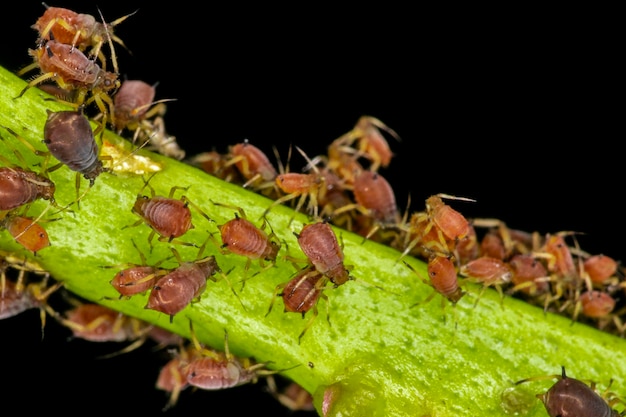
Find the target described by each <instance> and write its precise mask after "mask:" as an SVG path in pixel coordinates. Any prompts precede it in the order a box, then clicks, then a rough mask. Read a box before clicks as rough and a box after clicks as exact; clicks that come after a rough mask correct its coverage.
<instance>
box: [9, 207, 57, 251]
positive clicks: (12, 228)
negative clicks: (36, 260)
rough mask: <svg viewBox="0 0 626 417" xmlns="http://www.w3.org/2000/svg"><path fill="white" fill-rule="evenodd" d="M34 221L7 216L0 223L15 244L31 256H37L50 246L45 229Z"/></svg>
mask: <svg viewBox="0 0 626 417" xmlns="http://www.w3.org/2000/svg"><path fill="white" fill-rule="evenodd" d="M35 220H36V219H35V218H33V217H27V216H21V215H8V216H7V217H5V218H4V219H3V220H2V221H0V224H1V225H2V226H3V227H4V228H6V229H7V231H8V232H9V234H10V235H11V236H13V238H14V239H15V241H16V242H17V243H19V244H20V245H22V246H23V247H24V248H25V249H27V250H29V251H30V252H31V253H32V254H33V255H37V253H38V252H39V251H41V250H42V249H45V248H47V247H48V246H50V238H49V237H48V232H46V229H44V228H43V226H41V225H40V224H38V223H35Z"/></svg>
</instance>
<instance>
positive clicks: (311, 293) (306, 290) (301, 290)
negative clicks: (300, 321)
mask: <svg viewBox="0 0 626 417" xmlns="http://www.w3.org/2000/svg"><path fill="white" fill-rule="evenodd" d="M328 282H329V279H328V277H327V276H325V275H324V274H322V273H321V272H319V271H318V270H317V269H316V268H315V266H314V265H309V266H307V267H304V268H303V269H302V270H300V271H298V272H297V273H296V275H295V276H294V277H292V278H291V279H290V280H289V281H287V282H284V283H282V284H279V285H277V286H276V288H275V290H274V295H273V296H272V300H271V302H270V306H269V309H268V310H267V313H266V314H265V316H267V315H269V314H270V312H271V311H272V307H273V306H274V301H275V300H276V297H278V296H280V297H282V299H283V304H284V311H283V312H284V313H288V312H289V313H300V314H301V315H302V318H304V317H305V315H306V313H307V312H308V311H311V310H312V316H311V318H310V319H309V321H308V322H307V323H306V324H305V325H304V328H303V329H302V331H301V332H300V334H299V335H298V344H300V342H301V340H302V337H303V336H304V334H305V333H306V331H307V330H308V329H309V328H310V327H311V325H312V324H313V321H314V320H315V318H316V317H317V315H318V310H317V303H318V301H319V299H320V298H323V299H324V301H325V302H326V320H327V321H328V325H329V326H330V309H329V306H328V304H329V301H328V297H327V296H326V294H324V293H323V291H324V290H325V289H328V288H334V286H333V287H330V286H328V285H327V284H328Z"/></svg>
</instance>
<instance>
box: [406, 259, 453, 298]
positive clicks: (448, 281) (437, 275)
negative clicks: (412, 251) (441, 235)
mask: <svg viewBox="0 0 626 417" xmlns="http://www.w3.org/2000/svg"><path fill="white" fill-rule="evenodd" d="M404 264H405V265H406V266H407V267H409V269H411V270H412V271H413V272H414V273H415V274H416V275H417V276H418V277H420V278H421V279H422V281H423V282H424V283H426V284H428V285H430V286H431V287H432V288H433V289H434V290H435V292H433V293H432V294H431V295H430V296H428V297H427V298H426V300H424V301H423V303H427V302H428V301H430V300H431V299H432V298H433V297H434V296H435V294H441V295H442V296H443V299H442V306H443V305H444V302H445V300H448V301H450V302H451V303H452V304H453V305H454V304H456V303H457V302H458V301H459V300H460V299H461V298H462V297H463V296H464V295H465V292H464V291H463V290H462V289H461V287H460V286H459V279H458V276H457V269H456V266H455V264H454V262H453V261H452V260H451V259H450V258H448V257H445V256H437V255H431V256H430V258H429V259H428V264H427V272H428V280H426V279H423V278H422V277H421V275H420V274H419V273H418V272H417V271H416V270H415V268H413V267H412V266H411V265H410V264H408V263H407V262H404ZM418 304H420V303H416V304H414V305H412V306H411V307H415V306H416V305H418Z"/></svg>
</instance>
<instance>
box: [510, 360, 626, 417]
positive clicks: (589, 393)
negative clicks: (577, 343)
mask: <svg viewBox="0 0 626 417" xmlns="http://www.w3.org/2000/svg"><path fill="white" fill-rule="evenodd" d="M554 378H556V379H558V381H557V382H556V383H555V384H554V385H552V387H550V389H549V390H548V391H546V392H545V393H542V394H537V398H539V399H540V400H541V402H542V403H543V405H544V406H545V408H546V410H547V411H548V415H549V416H550V417H620V416H624V415H625V413H626V412H625V411H622V412H621V413H620V412H618V411H617V410H615V409H613V408H612V407H613V406H614V405H615V404H617V403H620V402H623V401H622V400H621V399H619V398H617V397H616V396H614V395H613V394H612V393H605V396H606V398H605V397H603V396H602V395H600V394H598V393H597V392H596V391H595V384H594V383H592V384H591V386H588V385H587V384H585V383H584V382H582V381H580V380H578V379H574V378H570V377H568V376H567V375H566V374H565V367H564V366H562V367H561V375H548V376H538V377H531V378H526V379H522V380H520V381H517V382H516V383H515V385H519V384H521V383H525V382H528V381H534V380H539V379H554Z"/></svg>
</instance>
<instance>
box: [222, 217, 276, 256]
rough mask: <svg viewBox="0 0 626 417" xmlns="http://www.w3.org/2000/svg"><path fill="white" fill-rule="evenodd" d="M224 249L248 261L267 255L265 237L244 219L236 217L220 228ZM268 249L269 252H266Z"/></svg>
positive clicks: (263, 233)
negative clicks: (246, 258)
mask: <svg viewBox="0 0 626 417" xmlns="http://www.w3.org/2000/svg"><path fill="white" fill-rule="evenodd" d="M220 232H221V234H222V242H223V244H224V247H226V248H227V249H228V250H229V251H231V252H233V253H236V254H237V255H242V256H246V257H248V258H250V259H259V258H265V257H267V256H268V255H269V251H271V248H268V242H267V239H268V238H267V235H266V234H265V232H263V231H262V230H260V229H259V228H257V227H256V226H255V225H254V224H252V223H250V222H249V221H248V220H246V219H242V218H240V217H237V218H235V219H233V220H231V221H229V222H228V223H226V224H224V225H223V226H222V227H221V228H220ZM268 249H269V251H268Z"/></svg>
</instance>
